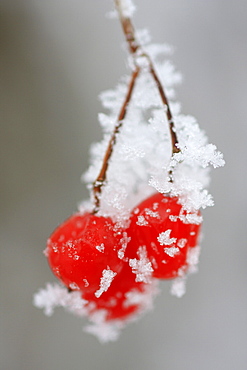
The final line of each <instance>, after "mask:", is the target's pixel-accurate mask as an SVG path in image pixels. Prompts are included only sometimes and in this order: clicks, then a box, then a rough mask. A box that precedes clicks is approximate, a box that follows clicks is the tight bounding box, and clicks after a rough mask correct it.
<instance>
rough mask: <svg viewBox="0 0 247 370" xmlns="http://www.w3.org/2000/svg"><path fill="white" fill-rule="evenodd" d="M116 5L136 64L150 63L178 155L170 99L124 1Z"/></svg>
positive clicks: (173, 151) (119, 0)
mask: <svg viewBox="0 0 247 370" xmlns="http://www.w3.org/2000/svg"><path fill="white" fill-rule="evenodd" d="M115 5H116V9H117V11H118V14H119V19H120V22H121V25H122V28H123V32H124V35H125V38H126V41H127V43H128V46H129V51H130V53H131V55H132V56H133V58H134V62H135V64H136V65H138V59H139V58H144V59H145V60H146V61H147V63H148V68H149V71H150V74H151V76H152V77H153V79H154V81H155V83H156V85H157V88H158V91H159V94H160V97H161V100H162V103H163V104H164V107H165V111H166V115H167V119H168V123H169V129H170V135H171V142H172V154H174V153H178V152H179V148H178V145H177V144H178V139H177V135H176V132H175V128H174V121H173V117H172V113H171V109H170V106H169V102H168V99H167V97H166V94H165V91H164V88H163V86H162V84H161V82H160V79H159V77H158V75H157V73H156V70H155V68H154V65H153V63H152V60H151V58H150V56H149V55H148V54H147V53H146V52H145V51H144V50H142V47H141V45H140V44H139V43H138V42H137V40H136V36H135V30H134V27H133V24H132V22H131V19H130V17H128V16H126V15H125V13H124V12H123V8H122V0H115ZM170 178H171V174H170Z"/></svg>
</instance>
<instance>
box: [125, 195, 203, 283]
mask: <svg viewBox="0 0 247 370" xmlns="http://www.w3.org/2000/svg"><path fill="white" fill-rule="evenodd" d="M186 215H187V213H186V212H185V211H182V206H181V205H180V204H179V203H178V199H177V198H176V197H171V196H169V195H166V196H164V195H163V194H160V193H155V194H154V195H152V196H150V197H149V198H147V199H145V200H144V201H143V202H141V203H140V204H139V205H137V206H136V207H135V208H134V209H133V211H132V213H131V222H130V226H129V229H128V230H127V233H128V236H129V237H131V240H130V242H129V244H128V248H127V250H126V255H127V256H128V255H130V254H131V255H132V256H133V253H134V251H136V250H138V248H139V247H140V246H145V247H146V250H147V257H148V258H149V260H150V262H151V263H152V267H153V270H154V271H153V277H155V278H159V279H172V278H175V277H177V276H178V275H179V273H180V271H181V269H182V270H183V271H186V269H187V266H188V264H187V252H188V250H189V249H190V248H193V247H195V246H196V245H197V240H198V235H199V231H200V225H199V224H194V223H189V222H188V220H187V221H185V222H183V221H182V220H181V219H180V218H182V219H183V220H184V217H185V216H186ZM189 216H192V217H193V214H191V215H189ZM194 216H195V218H198V216H199V217H200V214H199V213H198V212H197V213H195V214H194ZM179 217H180V218H179Z"/></svg>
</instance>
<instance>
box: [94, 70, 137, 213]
mask: <svg viewBox="0 0 247 370" xmlns="http://www.w3.org/2000/svg"><path fill="white" fill-rule="evenodd" d="M139 72H140V67H136V69H135V70H134V71H133V72H132V76H131V80H130V82H129V86H128V91H127V94H126V97H125V100H124V102H123V105H122V107H121V109H120V112H119V115H118V119H117V122H116V125H115V127H114V131H113V133H112V135H111V138H110V141H109V143H108V147H107V149H106V152H105V156H104V159H103V163H102V167H101V170H100V172H99V175H98V177H97V179H96V180H95V182H94V183H93V195H94V211H93V213H96V212H98V210H99V207H100V194H101V190H102V186H103V185H104V184H105V181H106V174H107V169H108V166H109V161H110V158H111V155H112V152H113V147H114V145H115V143H116V139H117V134H118V133H119V130H120V128H121V126H122V125H123V120H124V118H125V116H126V113H127V109H128V104H129V102H130V100H131V96H132V93H133V89H134V86H135V82H136V79H137V77H138V75H139Z"/></svg>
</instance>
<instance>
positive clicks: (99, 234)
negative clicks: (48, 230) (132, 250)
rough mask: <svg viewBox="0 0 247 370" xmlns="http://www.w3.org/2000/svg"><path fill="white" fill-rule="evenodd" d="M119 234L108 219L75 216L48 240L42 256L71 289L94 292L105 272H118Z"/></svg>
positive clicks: (87, 214) (97, 288)
mask: <svg viewBox="0 0 247 370" xmlns="http://www.w3.org/2000/svg"><path fill="white" fill-rule="evenodd" d="M121 238H122V233H121V230H120V229H116V228H115V225H114V223H113V221H112V220H111V219H110V218H105V217H100V216H97V215H95V214H91V213H87V212H86V213H83V214H81V213H76V214H74V215H72V216H71V217H70V218H69V219H67V220H66V221H65V222H64V223H62V224H61V225H60V226H59V227H58V228H57V229H56V230H55V231H54V232H53V233H52V235H51V236H50V238H49V239H48V241H47V248H46V251H45V254H46V256H47V258H48V262H49V264H50V267H51V269H52V271H53V273H54V274H55V275H56V277H58V278H59V279H60V280H61V281H62V282H63V284H64V285H65V286H67V287H68V288H69V289H71V290H81V291H82V292H87V293H93V294H94V293H95V292H96V291H97V290H99V289H100V281H101V278H102V272H103V271H104V270H109V269H110V270H111V271H113V272H114V273H118V272H120V271H121V269H122V267H123V261H122V260H121V259H120V258H119V257H118V251H119V249H120V248H121V242H120V240H121Z"/></svg>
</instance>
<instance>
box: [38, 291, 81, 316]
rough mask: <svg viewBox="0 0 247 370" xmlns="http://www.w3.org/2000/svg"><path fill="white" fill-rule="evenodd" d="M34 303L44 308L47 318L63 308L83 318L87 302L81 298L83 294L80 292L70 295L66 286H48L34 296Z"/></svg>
mask: <svg viewBox="0 0 247 370" xmlns="http://www.w3.org/2000/svg"><path fill="white" fill-rule="evenodd" d="M33 303H34V305H35V306H36V307H38V308H42V309H43V310H44V313H45V314H46V315H47V316H51V315H52V314H53V313H54V309H55V308H56V307H63V308H66V309H67V310H68V311H71V312H73V313H76V314H78V315H81V316H83V315H84V314H85V312H86V311H85V304H86V303H87V301H86V300H84V299H82V298H81V293H80V292H78V291H74V292H71V293H69V292H68V289H67V288H66V287H64V286H60V285H59V284H47V285H46V289H40V290H39V292H37V293H36V294H35V295H34V299H33Z"/></svg>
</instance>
